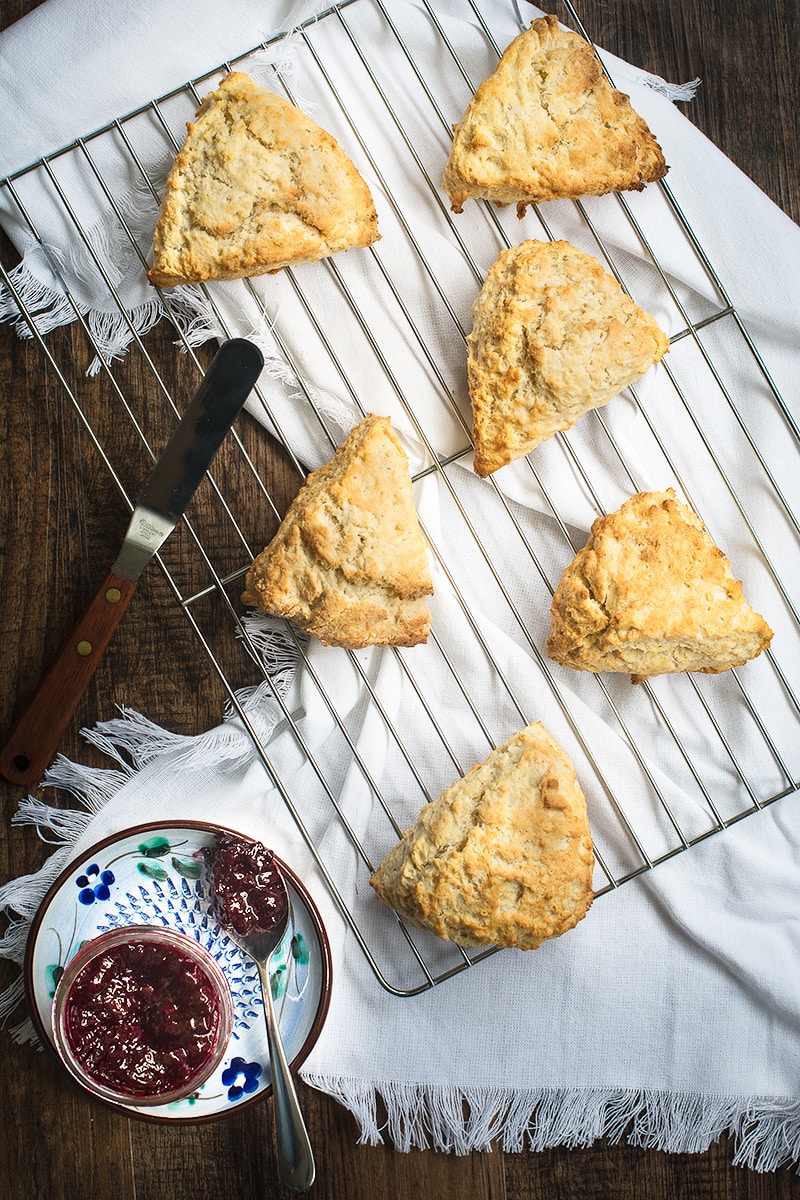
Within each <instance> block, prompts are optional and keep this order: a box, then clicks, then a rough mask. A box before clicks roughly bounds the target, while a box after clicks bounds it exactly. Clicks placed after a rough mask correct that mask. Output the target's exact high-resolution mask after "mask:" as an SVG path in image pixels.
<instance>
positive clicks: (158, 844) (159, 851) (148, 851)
mask: <svg viewBox="0 0 800 1200" xmlns="http://www.w3.org/2000/svg"><path fill="white" fill-rule="evenodd" d="M171 849H172V846H171V845H170V843H169V842H168V841H167V839H166V838H164V837H154V838H150V839H149V840H148V841H146V842H140V843H139V846H138V851H139V853H140V854H141V856H142V858H162V857H163V856H164V855H165V854H169V852H170V850H171Z"/></svg>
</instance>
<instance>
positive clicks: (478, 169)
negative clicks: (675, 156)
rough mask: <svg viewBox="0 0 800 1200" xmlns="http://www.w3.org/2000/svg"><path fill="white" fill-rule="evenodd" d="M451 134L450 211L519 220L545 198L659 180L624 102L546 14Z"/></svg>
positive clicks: (586, 52)
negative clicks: (495, 212)
mask: <svg viewBox="0 0 800 1200" xmlns="http://www.w3.org/2000/svg"><path fill="white" fill-rule="evenodd" d="M454 130H455V137H454V139H453V144H452V147H451V149H450V156H449V158H448V161H447V166H446V167H445V173H444V188H445V191H446V192H447V194H448V196H449V197H450V204H451V207H452V209H453V211H454V212H461V209H462V205H463V204H464V201H465V200H468V199H469V198H470V197H471V196H472V197H476V198H484V199H486V200H491V201H493V202H494V203H495V204H516V205H517V212H518V214H519V215H520V216H522V215H523V213H524V212H525V207H526V205H528V204H538V203H540V202H541V201H543V200H558V199H574V198H576V197H578V196H601V195H604V194H605V193H606V192H619V191H628V190H631V189H635V190H637V191H639V190H641V189H642V188H643V187H644V185H645V184H646V183H650V182H652V181H653V180H656V179H661V177H662V176H663V175H665V174H666V172H667V165H666V163H665V162H664V155H663V154H662V153H661V148H660V147H659V145H658V143H657V142H656V140H655V138H654V137H653V135H652V133H651V132H650V130H649V128H648V127H647V125H646V123H645V122H644V121H643V120H642V118H641V117H640V116H639V115H638V113H636V112H635V111H634V109H633V108H632V107H631V103H630V100H629V98H628V97H627V96H626V95H625V94H624V93H623V92H618V91H616V90H615V89H614V88H613V87H612V86H611V84H610V83H609V82H608V80H607V79H606V78H605V76H604V75H603V73H602V71H601V68H600V64H599V62H598V60H597V58H596V57H595V54H594V51H593V50H592V47H591V46H590V45H589V43H588V42H587V41H586V40H585V39H584V38H582V37H580V36H579V35H578V34H576V33H572V32H569V31H568V30H563V29H560V28H559V24H558V21H557V19H556V18H555V17H554V16H546V17H539V18H537V19H536V20H535V21H533V22H532V23H531V27H530V29H527V30H526V31H525V32H524V33H521V34H520V35H519V37H517V38H515V39H514V41H513V42H511V44H510V45H509V46H508V47H507V49H506V51H505V53H504V54H503V56H502V58H501V59H500V62H499V64H498V66H497V69H496V70H495V72H494V74H493V75H491V76H490V77H489V78H488V79H486V80H485V81H484V82H483V83H482V84H481V85H480V87H479V88H478V90H477V91H476V92H475V95H474V96H473V98H472V100H471V101H470V103H469V105H468V107H467V110H466V112H465V113H464V116H463V117H462V119H461V120H460V121H459V123H458V124H457V125H455V126H454Z"/></svg>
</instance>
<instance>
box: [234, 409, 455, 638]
mask: <svg viewBox="0 0 800 1200" xmlns="http://www.w3.org/2000/svg"><path fill="white" fill-rule="evenodd" d="M432 593H433V584H432V582H431V574H430V565H429V563H428V556H427V549H426V545H425V540H424V538H423V536H422V531H421V529H420V526H419V519H418V517H417V511H416V508H415V506H414V497H413V493H412V488H411V475H410V473H409V466H408V458H407V457H406V453H405V451H404V449H403V447H402V445H401V444H400V441H399V439H398V437H397V434H396V433H395V431H394V429H393V428H392V425H391V422H390V421H389V419H388V418H387V417H377V416H374V415H370V416H367V417H365V418H364V420H363V421H361V422H360V424H358V425H357V426H356V427H355V429H354V430H353V431H352V432H351V433H350V435H349V436H348V437H347V438H346V439H345V441H344V442H343V443H342V444H341V446H340V447H339V449H338V450H337V451H336V454H335V455H334V456H333V458H332V459H331V460H330V462H328V463H326V464H325V465H324V466H322V467H320V468H319V470H317V471H312V473H311V474H310V475H309V476H308V479H307V480H306V482H305V484H304V485H303V487H302V488H301V489H300V491H299V492H298V494H297V496H296V497H295V499H294V500H293V501H292V503H291V505H290V506H289V509H288V511H287V513H286V516H285V517H284V519H283V521H282V522H281V525H280V527H279V529H278V532H277V533H276V534H275V537H274V538H273V539H272V541H271V542H270V544H269V545H268V546H267V548H266V549H265V550H263V551H262V552H261V554H259V555H258V557H257V558H256V560H255V562H254V563H253V565H252V567H251V568H250V570H249V571H248V573H247V578H246V580H245V591H244V592H243V593H242V600H243V601H244V603H245V604H257V605H259V607H261V608H263V609H264V610H265V612H268V613H272V614H274V615H276V616H281V617H288V618H290V619H291V620H292V621H294V622H295V624H297V625H299V626H300V627H301V628H302V629H304V630H306V632H308V633H311V634H313V635H314V636H315V637H317V638H319V640H320V641H321V642H324V643H325V645H327V646H346V647H348V648H350V649H358V648H360V647H362V646H415V645H417V644H418V643H420V642H424V641H426V639H427V637H428V634H429V632H430V623H431V617H430V611H429V609H428V603H427V601H426V599H425V597H426V596H429V595H431V594H432Z"/></svg>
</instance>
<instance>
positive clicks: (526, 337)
mask: <svg viewBox="0 0 800 1200" xmlns="http://www.w3.org/2000/svg"><path fill="white" fill-rule="evenodd" d="M472 316H473V325H472V331H471V332H470V334H469V335H468V337H467V352H468V353H467V370H468V379H469V393H470V399H471V400H472V411H473V441H474V446H475V470H476V472H477V473H478V474H479V475H481V476H484V477H485V476H486V475H490V474H491V473H492V472H493V471H496V470H498V468H499V467H503V466H505V465H506V464H507V463H509V462H512V461H513V460H514V459H517V458H521V457H522V456H523V455H525V454H527V453H528V452H529V451H530V450H532V449H533V448H534V447H535V446H538V445H539V443H540V442H543V441H544V440H545V439H546V438H549V437H552V436H553V434H554V433H557V432H558V431H559V430H562V429H569V428H570V426H572V425H574V424H575V422H576V421H577V420H578V418H579V417H581V416H582V415H583V414H584V413H585V412H588V411H589V410H590V409H592V408H599V407H601V405H604V404H607V403H608V401H609V400H610V399H611V398H612V397H613V396H616V395H617V394H618V393H619V392H621V391H622V389H623V388H624V387H627V386H628V384H630V383H633V382H634V380H636V379H638V378H639V377H640V376H641V375H643V374H644V372H645V371H647V370H648V368H649V367H651V366H652V365H653V363H655V362H658V360H659V359H660V358H661V357H662V355H664V354H665V353H666V351H667V350H668V349H669V341H668V339H667V336H666V334H664V333H663V332H662V330H661V329H660V328H659V326H658V325H657V323H656V321H655V320H654V319H653V317H651V316H650V315H649V314H648V313H646V312H644V310H643V309H641V308H639V306H638V305H637V304H635V303H634V302H633V300H631V299H630V297H629V296H627V295H626V294H625V293H624V292H623V290H622V288H621V287H620V286H619V284H618V283H617V281H616V279H614V277H613V276H612V275H609V274H608V272H607V271H605V270H604V269H603V267H602V266H601V265H600V263H599V262H598V261H597V259H596V258H592V256H591V255H589V254H584V253H583V251H581V250H578V249H576V247H575V246H572V245H570V243H569V242H563V241H559V242H539V241H533V240H532V241H527V242H522V243H521V244H520V245H518V246H512V247H511V248H510V249H508V250H503V251H501V253H500V255H499V256H498V258H497V259H496V260H495V262H494V263H493V265H492V267H491V268H490V270H489V273H488V275H487V277H486V281H485V283H484V285H483V287H482V288H481V291H480V293H479V295H478V297H477V299H476V301H475V304H474V305H473V310H472Z"/></svg>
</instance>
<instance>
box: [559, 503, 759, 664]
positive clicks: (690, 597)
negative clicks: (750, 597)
mask: <svg viewBox="0 0 800 1200" xmlns="http://www.w3.org/2000/svg"><path fill="white" fill-rule="evenodd" d="M771 639H772V630H771V629H770V627H769V626H768V625H767V623H766V621H765V620H764V618H763V617H761V616H760V615H759V614H758V613H757V612H754V611H753V609H752V608H751V607H750V606H749V604H747V602H746V601H745V599H744V596H743V594H742V585H741V583H740V582H739V581H738V580H736V579H734V577H733V574H732V573H731V568H730V563H729V562H728V559H727V558H726V557H725V555H724V554H723V552H722V551H721V550H720V549H719V548H718V547H717V546H715V545H714V543H713V541H712V540H711V538H710V536H709V534H708V533H707V532H706V530H705V527H704V525H703V523H702V521H701V520H700V518H699V517H698V516H697V514H696V513H694V512H693V511H692V510H691V509H690V508H687V506H686V505H685V504H682V503H681V501H680V500H678V498H677V497H676V495H675V493H674V492H673V491H672V489H669V490H667V491H666V492H640V493H639V494H638V495H635V496H632V497H631V499H630V500H626V501H625V503H624V504H623V505H622V507H621V508H620V509H619V510H618V511H617V512H614V513H611V514H610V515H609V516H606V517H599V518H598V519H597V520H596V521H595V522H594V524H593V525H592V536H591V538H590V539H589V541H588V542H587V544H586V545H585V546H584V548H583V549H582V550H581V551H579V552H578V554H576V556H575V558H574V560H573V562H572V564H571V565H570V566H569V567H567V569H566V571H565V572H564V575H563V578H562V579H561V582H560V583H559V585H558V588H557V589H556V593H555V595H554V597H553V602H552V605H551V632H550V636H549V638H548V639H547V652H548V654H549V655H550V657H551V658H553V659H555V661H556V662H559V663H561V664H563V666H566V667H574V668H575V669H576V670H582V671H595V672H601V671H617V672H630V674H631V676H632V679H633V682H634V683H638V682H640V681H641V680H642V679H645V678H647V677H648V676H649V675H661V674H664V673H666V672H675V671H703V672H706V673H708V674H715V673H717V672H719V671H727V670H729V668H731V667H737V666H740V665H741V664H742V663H745V662H747V661H748V660H749V659H751V658H755V657H756V655H758V654H760V653H761V651H762V650H765V649H766V648H767V646H769V644H770V641H771Z"/></svg>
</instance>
